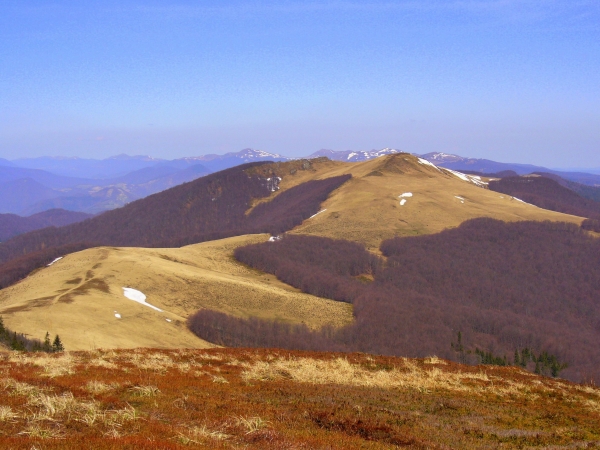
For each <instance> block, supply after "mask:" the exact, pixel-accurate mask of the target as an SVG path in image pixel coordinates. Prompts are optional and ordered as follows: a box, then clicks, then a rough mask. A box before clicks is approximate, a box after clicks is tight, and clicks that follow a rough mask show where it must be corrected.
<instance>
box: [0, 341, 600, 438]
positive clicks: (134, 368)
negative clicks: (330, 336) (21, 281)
mask: <svg viewBox="0 0 600 450" xmlns="http://www.w3.org/2000/svg"><path fill="white" fill-rule="evenodd" d="M2 359H3V361H2V366H1V367H2V369H1V370H2V378H1V381H0V447H1V448H11V449H27V450H30V449H32V448H37V449H64V448H77V449H117V448H118V449H178V448H187V447H194V448H248V449H265V448H269V449H313V448H318V449H354V448H356V449H358V448H360V449H384V448H397V447H405V448H414V449H431V448H433V449H435V448H438V449H446V448H465V449H479V448H480V449H489V448H549V447H552V448H566V447H569V448H583V447H585V448H596V447H597V446H598V445H600V426H599V425H598V424H599V423H600V390H599V389H597V388H594V387H590V386H583V385H577V384H572V383H569V382H566V381H562V380H556V379H549V378H544V377H539V376H535V375H532V374H530V373H528V372H525V371H523V370H520V369H516V368H512V367H511V368H499V367H489V366H479V367H473V366H462V365H459V364H455V363H451V362H448V361H444V360H440V359H438V358H436V357H430V358H426V359H422V360H410V359H405V358H392V357H377V356H369V355H365V354H333V353H308V352H290V351H283V350H268V349H214V350H172V351H166V350H163V351H161V350H154V349H138V350H123V351H94V352H76V353H63V354H54V355H42V354H23V353H4V354H3V355H2Z"/></svg>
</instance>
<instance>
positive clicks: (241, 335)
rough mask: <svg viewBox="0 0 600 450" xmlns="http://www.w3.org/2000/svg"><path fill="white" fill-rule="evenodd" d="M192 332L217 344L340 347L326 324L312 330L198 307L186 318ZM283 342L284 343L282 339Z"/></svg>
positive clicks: (235, 345) (305, 348)
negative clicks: (314, 330)
mask: <svg viewBox="0 0 600 450" xmlns="http://www.w3.org/2000/svg"><path fill="white" fill-rule="evenodd" d="M188 323H189V328H190V330H191V331H192V332H193V333H196V334H197V335H201V336H202V338H203V339H206V340H207V341H209V342H212V343H214V344H217V345H224V346H228V347H247V346H249V342H251V346H252V347H262V348H273V347H280V348H281V347H283V348H288V349H303V350H313V351H343V350H345V347H344V346H343V345H340V344H338V343H337V342H336V341H335V340H334V338H333V336H334V334H335V330H333V329H332V328H329V327H325V328H323V329H321V330H319V332H312V331H311V330H310V329H309V328H308V327H307V326H306V325H304V324H297V325H294V324H288V323H282V322H271V321H267V320H261V319H257V318H254V317H252V318H249V319H247V320H239V319H237V318H235V317H231V316H228V315H227V314H224V313H222V312H218V311H210V310H207V309H204V310H201V311H198V312H197V313H196V314H194V316H193V317H192V318H191V319H190V320H189V321H188ZM283 342H285V344H284V345H282V343H283Z"/></svg>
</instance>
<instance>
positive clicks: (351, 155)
mask: <svg viewBox="0 0 600 450" xmlns="http://www.w3.org/2000/svg"><path fill="white" fill-rule="evenodd" d="M356 155H358V153H354V152H352V153H350V154H349V155H348V159H351V158H352V157H353V156H356Z"/></svg>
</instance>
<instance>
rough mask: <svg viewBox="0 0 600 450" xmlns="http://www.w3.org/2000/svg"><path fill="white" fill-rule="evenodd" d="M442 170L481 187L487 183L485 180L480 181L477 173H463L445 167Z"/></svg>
mask: <svg viewBox="0 0 600 450" xmlns="http://www.w3.org/2000/svg"><path fill="white" fill-rule="evenodd" d="M444 170H445V171H447V172H450V173H451V174H452V175H454V176H457V177H458V178H460V179H461V180H463V181H466V182H467V183H473V184H474V185H476V186H479V187H483V186H485V185H487V184H488V183H486V182H485V181H481V177H479V176H477V175H465V174H464V173H462V172H457V171H456V170H452V169H446V168H444Z"/></svg>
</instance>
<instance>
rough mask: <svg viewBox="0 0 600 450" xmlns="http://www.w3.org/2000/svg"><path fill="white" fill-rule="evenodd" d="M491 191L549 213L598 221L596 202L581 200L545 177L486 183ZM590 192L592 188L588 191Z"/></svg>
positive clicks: (598, 204) (599, 217) (518, 178)
mask: <svg viewBox="0 0 600 450" xmlns="http://www.w3.org/2000/svg"><path fill="white" fill-rule="evenodd" d="M489 188H490V189H491V190H492V191H496V192H501V193H503V194H507V195H512V196H513V197H517V198H519V199H521V200H523V201H525V202H527V203H531V204H532V205H535V206H539V207H540V208H544V209H549V210H551V211H557V212H562V213H565V214H572V215H574V216H581V217H588V218H591V219H600V202H596V201H594V200H590V199H588V198H583V197H582V196H580V195H579V194H577V193H576V192H574V191H572V190H571V189H569V188H567V187H564V186H561V185H560V184H559V183H558V181H556V180H553V179H550V178H548V177H546V176H525V177H508V178H502V179H501V180H493V181H490V183H489ZM592 189H593V188H592Z"/></svg>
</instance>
